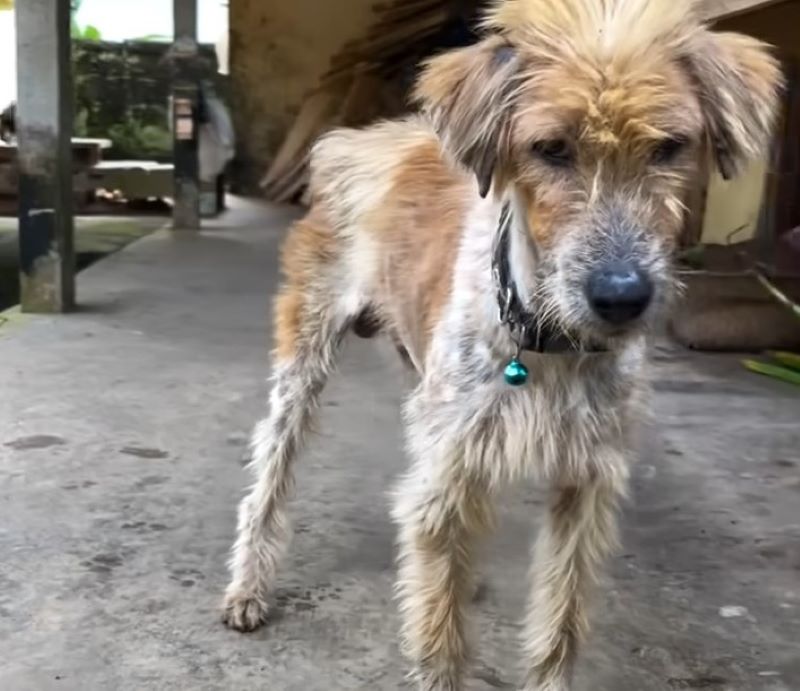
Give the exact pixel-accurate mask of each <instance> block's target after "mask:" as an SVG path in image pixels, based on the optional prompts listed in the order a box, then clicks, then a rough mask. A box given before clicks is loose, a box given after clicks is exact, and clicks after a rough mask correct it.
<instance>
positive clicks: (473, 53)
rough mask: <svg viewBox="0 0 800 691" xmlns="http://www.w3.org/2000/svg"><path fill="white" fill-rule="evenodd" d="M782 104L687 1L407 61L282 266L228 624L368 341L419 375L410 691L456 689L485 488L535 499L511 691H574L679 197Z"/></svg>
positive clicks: (241, 618) (729, 38) (255, 592)
mask: <svg viewBox="0 0 800 691" xmlns="http://www.w3.org/2000/svg"><path fill="white" fill-rule="evenodd" d="M780 90H781V71H780V68H779V65H778V63H777V61H776V60H775V59H774V58H773V57H772V56H771V54H770V51H769V48H768V47H767V46H766V45H764V44H762V43H760V42H759V41H756V40H755V39H752V38H748V37H745V36H742V35H737V34H728V33H715V32H713V31H711V30H710V29H709V28H708V27H706V26H705V25H704V24H703V22H702V20H701V18H700V17H699V9H698V7H697V6H696V4H694V3H692V2H688V1H686V0H560V1H559V2H552V0H505V1H501V2H497V3H495V4H493V5H491V7H490V8H489V9H488V10H487V12H486V15H485V19H484V21H483V23H482V34H481V38H480V40H479V41H478V42H477V43H475V44H473V45H471V46H468V47H465V48H459V49H456V50H452V51H450V52H446V53H443V54H441V55H438V56H436V57H434V58H432V59H430V60H429V61H428V62H427V63H426V64H425V65H424V66H423V69H422V71H421V74H420V77H419V80H418V83H417V86H416V90H415V98H416V99H417V101H418V102H419V104H420V105H421V108H420V112H418V113H417V114H415V115H412V116H409V117H407V118H405V119H402V120H399V121H389V122H382V123H378V124H375V125H372V126H369V127H367V128H365V129H361V130H349V129H339V130H335V131H332V132H330V133H328V134H327V135H325V136H323V138H322V139H321V140H320V141H319V142H318V143H317V144H316V145H315V147H314V149H313V152H312V156H311V169H312V175H311V186H312V198H313V204H312V207H311V209H310V211H309V213H308V215H307V216H306V217H305V218H304V219H303V220H301V221H299V222H298V223H297V224H296V225H294V227H293V228H292V229H291V231H290V232H289V234H288V236H287V239H286V241H285V245H284V248H283V253H282V269H283V273H284V280H283V284H282V287H281V288H280V292H279V295H278V296H277V298H276V304H275V325H274V329H275V353H274V372H273V374H274V385H273V387H272V391H271V410H270V413H269V416H268V417H267V418H266V419H265V420H263V421H262V422H260V423H259V424H258V425H257V427H256V429H255V431H254V434H253V439H252V453H253V456H252V464H251V467H252V470H253V471H254V473H255V478H256V479H255V484H254V485H253V486H252V488H251V490H250V491H249V494H247V496H246V497H245V498H244V500H243V501H242V503H241V505H240V509H239V519H238V536H237V538H236V542H235V545H234V547H233V556H232V560H231V570H232V580H231V582H230V585H229V586H228V589H227V591H226V596H225V601H224V615H223V617H224V620H225V621H226V623H227V624H228V625H229V626H230V627H232V628H234V629H237V630H240V631H250V630H253V629H255V628H256V627H258V626H259V625H261V624H262V623H264V621H265V618H266V614H267V598H268V595H269V592H270V588H272V587H273V586H274V584H275V579H276V570H277V566H278V561H279V558H280V556H281V555H282V554H283V553H284V551H285V548H286V545H287V542H288V539H289V522H288V518H287V513H286V503H287V496H288V494H289V492H290V488H291V485H292V475H291V472H292V469H291V466H292V463H293V461H294V460H295V458H296V456H297V454H298V452H299V450H300V447H301V441H302V439H303V436H304V432H305V431H306V429H307V427H308V425H309V422H310V421H311V418H312V415H313V411H314V409H315V408H316V406H317V402H318V399H319V397H320V393H321V392H322V389H323V386H324V384H325V381H326V378H327V377H328V375H329V373H330V372H331V370H332V368H333V367H334V364H335V359H336V354H337V352H338V350H339V346H340V344H341V342H342V340H343V339H344V337H345V336H346V335H347V334H348V332H350V331H352V330H356V331H358V332H359V333H360V334H362V335H364V334H366V335H370V334H371V333H373V332H375V331H378V330H380V331H382V332H384V333H386V334H388V335H390V336H391V338H393V339H394V340H395V342H396V343H398V344H400V345H401V346H402V350H403V351H404V353H405V354H406V355H407V360H408V361H409V362H410V363H411V365H412V366H413V368H414V369H415V370H416V372H417V373H418V374H419V381H418V384H417V385H416V387H415V388H414V390H413V392H411V393H410V395H409V397H408V399H407V402H406V404H405V422H406V427H407V447H408V454H409V456H410V461H411V468H410V470H409V471H408V472H407V474H405V475H404V476H403V478H402V480H401V481H400V482H399V485H398V487H397V490H396V492H395V494H394V506H393V510H392V516H393V520H394V521H395V522H396V524H397V526H398V532H399V550H398V551H399V557H398V569H399V576H398V580H397V596H398V599H399V607H400V612H401V615H402V622H403V623H402V643H403V650H404V652H405V654H406V655H407V657H408V659H409V662H410V666H411V668H412V674H413V676H414V678H415V682H416V684H417V685H418V688H419V689H421V690H423V691H456V690H458V689H461V688H463V677H464V670H465V666H466V665H467V664H468V660H469V641H468V634H467V622H466V617H465V609H466V607H467V605H468V603H469V601H470V598H471V595H472V592H473V590H472V588H473V583H472V572H473V568H474V566H475V564H474V554H475V549H476V545H477V544H478V543H479V541H480V539H481V538H482V537H483V536H485V535H486V534H487V533H488V532H489V531H490V530H491V528H492V525H493V508H492V503H493V497H494V496H495V495H496V493H497V491H498V490H499V489H500V488H501V487H503V486H506V485H508V484H509V483H516V482H519V481H521V480H522V479H523V478H529V477H532V478H534V479H535V480H537V481H538V482H539V483H541V484H542V485H543V486H544V487H545V488H546V489H547V491H548V492H549V495H550V500H549V508H548V509H547V513H546V519H545V521H544V525H543V526H542V528H541V532H540V535H539V537H538V540H537V541H536V544H535V549H534V566H533V569H532V572H531V573H532V576H531V583H530V590H529V593H530V596H529V599H530V610H529V613H528V614H527V616H526V619H525V623H524V627H523V628H524V634H523V641H522V646H523V651H524V658H523V659H524V667H525V676H524V681H523V682H522V686H523V688H524V689H525V690H526V691H534V690H536V691H566V690H567V689H569V688H570V685H571V681H570V679H571V670H572V668H573V666H574V662H575V659H576V654H577V651H578V646H579V644H580V642H581V641H582V640H583V639H584V637H585V634H586V633H587V629H588V622H587V612H586V610H587V601H588V599H589V597H590V594H591V591H592V586H593V584H594V583H595V582H596V580H597V579H598V575H599V574H600V573H601V571H602V569H601V567H602V565H603V562H604V561H605V560H606V559H607V557H608V556H609V555H610V553H611V552H612V551H613V550H614V548H615V545H616V544H617V527H616V526H617V514H618V507H619V505H620V503H621V500H622V499H623V498H624V497H625V495H626V487H627V484H628V476H629V466H630V462H631V457H632V455H633V449H634V447H635V439H634V431H635V429H636V422H637V420H638V419H639V418H640V417H641V414H642V412H643V411H644V410H645V409H646V399H647V370H648V364H647V363H648V346H649V344H650V343H651V342H652V338H651V336H652V334H654V333H655V332H656V331H657V330H658V328H659V327H660V326H661V325H663V323H664V319H665V314H666V313H667V311H668V309H669V305H670V303H671V302H672V297H673V296H674V295H675V294H676V291H677V290H678V289H679V286H678V282H677V280H676V275H675V273H674V270H673V268H672V256H673V254H674V252H673V250H674V249H675V247H676V245H677V243H678V240H679V237H680V234H681V230H682V228H683V226H684V222H685V216H686V208H685V203H684V200H685V199H686V198H687V190H688V189H689V187H690V186H691V185H693V184H697V181H698V180H699V176H700V174H701V171H703V170H704V168H705V167H706V166H710V165H713V164H716V166H717V167H718V168H719V170H720V171H721V172H722V173H723V174H724V175H725V176H730V175H733V174H734V173H735V172H736V171H737V170H739V169H740V168H741V167H742V166H743V165H745V164H746V163H747V161H748V160H750V159H752V158H754V157H757V156H761V155H763V154H764V153H765V152H766V151H767V150H768V147H769V142H770V139H771V129H772V126H773V121H774V120H775V116H776V111H777V110H778V106H779V101H780ZM353 500H354V501H358V499H357V498H356V497H354V498H353Z"/></svg>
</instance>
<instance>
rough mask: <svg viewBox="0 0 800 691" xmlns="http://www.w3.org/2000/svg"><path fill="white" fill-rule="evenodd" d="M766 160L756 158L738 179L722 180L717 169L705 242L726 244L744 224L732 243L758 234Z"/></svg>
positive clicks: (705, 221)
mask: <svg viewBox="0 0 800 691" xmlns="http://www.w3.org/2000/svg"><path fill="white" fill-rule="evenodd" d="M766 169H767V166H766V162H765V161H763V160H761V161H756V162H754V163H753V164H752V165H750V166H748V168H747V169H746V170H744V171H743V172H742V174H741V175H739V176H738V177H737V178H735V179H733V180H723V179H722V176H721V175H719V173H716V172H714V174H713V175H712V176H711V180H710V182H709V186H708V197H707V199H706V210H705V216H704V218H703V234H702V236H701V240H702V242H704V243H706V244H714V245H724V244H727V243H728V236H729V235H731V234H732V233H733V232H734V231H735V230H737V229H738V228H740V227H741V226H744V228H742V230H739V231H738V232H737V233H736V234H735V236H732V237H731V242H742V241H744V240H750V239H752V238H753V236H754V235H755V233H756V230H757V225H758V216H759V211H760V209H761V199H762V198H763V191H764V176H765V174H766Z"/></svg>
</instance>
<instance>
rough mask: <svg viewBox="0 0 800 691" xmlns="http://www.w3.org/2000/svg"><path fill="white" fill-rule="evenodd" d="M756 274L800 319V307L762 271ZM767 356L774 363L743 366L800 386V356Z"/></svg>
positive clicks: (768, 290)
mask: <svg viewBox="0 0 800 691" xmlns="http://www.w3.org/2000/svg"><path fill="white" fill-rule="evenodd" d="M754 273H755V276H756V278H757V279H758V281H759V283H761V285H762V286H763V287H764V289H765V290H766V291H767V292H768V293H769V294H770V295H771V296H772V297H773V298H775V300H777V301H778V302H779V303H780V304H781V305H783V306H784V307H786V308H787V309H788V310H790V311H791V312H792V314H794V316H795V317H798V318H800V305H798V304H797V303H796V302H795V301H794V300H792V299H791V298H790V297H789V296H788V295H786V293H784V292H783V291H782V290H780V289H779V288H778V287H777V286H776V285H775V284H774V283H772V281H770V280H769V279H768V278H767V277H766V276H765V275H764V274H763V273H761V271H759V270H755V271H754ZM767 355H768V356H769V357H770V358H771V359H772V360H773V362H760V361H758V360H744V361H743V362H742V364H744V366H745V367H746V368H747V369H749V370H750V371H751V372H757V373H758V374H763V375H766V376H768V377H772V378H773V379H779V380H781V381H784V382H787V383H789V384H795V385H797V386H800V355H797V354H796V353H785V352H780V351H777V352H769V353H767Z"/></svg>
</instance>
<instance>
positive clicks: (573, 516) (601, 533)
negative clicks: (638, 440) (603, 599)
mask: <svg viewBox="0 0 800 691" xmlns="http://www.w3.org/2000/svg"><path fill="white" fill-rule="evenodd" d="M620 485H621V486H618V485H617V483H616V482H614V481H605V480H604V481H600V480H596V481H593V482H589V483H587V484H585V485H582V486H569V487H558V488H556V489H554V490H553V494H552V498H551V504H550V508H549V512H548V516H547V523H546V525H545V526H544V527H543V528H542V532H541V534H540V535H539V539H538V541H537V544H536V549H535V556H534V564H533V569H534V570H533V591H532V593H531V602H530V610H529V612H528V615H527V621H526V625H525V628H524V641H523V642H524V648H525V653H526V660H525V664H526V667H527V677H526V684H525V687H524V688H525V691H568V689H569V688H570V679H571V675H572V667H573V663H574V660H575V655H576V652H577V648H578V644H579V643H580V641H581V639H582V638H583V636H584V635H585V633H586V630H587V628H588V622H587V620H586V599H587V597H588V595H589V593H588V591H589V588H590V586H591V585H592V584H593V583H594V581H595V580H596V579H597V573H598V570H599V568H600V567H601V565H602V562H603V560H604V559H605V558H606V556H607V555H608V553H609V552H610V551H611V550H612V548H613V547H614V546H615V544H616V539H617V527H616V523H617V504H618V501H619V499H620V497H621V495H622V494H623V492H624V483H620Z"/></svg>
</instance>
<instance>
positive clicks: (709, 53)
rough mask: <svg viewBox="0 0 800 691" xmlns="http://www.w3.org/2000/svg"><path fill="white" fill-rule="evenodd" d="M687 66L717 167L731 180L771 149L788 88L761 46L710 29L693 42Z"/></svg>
mask: <svg viewBox="0 0 800 691" xmlns="http://www.w3.org/2000/svg"><path fill="white" fill-rule="evenodd" d="M685 61H686V64H687V67H688V69H689V73H690V75H691V77H692V78H693V80H694V82H695V84H696V86H697V89H698V91H699V96H700V104H701V107H702V110H703V116H704V118H705V122H706V130H707V132H708V136H709V140H710V144H711V146H712V147H713V154H714V158H715V160H716V164H717V167H718V168H719V171H720V173H721V174H722V176H723V177H724V178H725V179H729V178H731V177H733V176H734V175H735V174H736V173H738V172H739V171H740V170H741V168H742V166H743V165H744V164H745V163H746V162H747V161H748V160H751V159H753V158H757V157H759V156H761V155H763V154H764V153H766V152H767V151H768V149H769V144H770V140H771V136H772V129H773V123H774V121H775V116H776V114H777V111H778V106H779V93H780V91H781V86H782V84H783V78H782V74H781V69H780V66H779V63H778V61H777V60H776V59H775V58H774V57H773V56H772V54H771V51H770V48H769V46H767V45H766V44H765V43H762V42H761V41H758V40H756V39H754V38H750V37H749V36H744V35H742V34H735V33H716V32H712V31H709V30H707V29H702V30H701V31H700V32H698V34H696V35H695V36H694V37H693V40H692V41H691V42H690V45H689V50H688V55H687V56H686V57H685Z"/></svg>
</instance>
